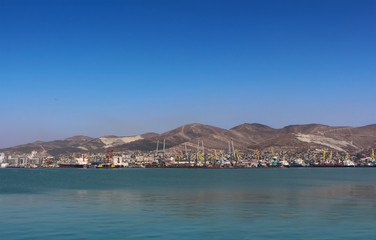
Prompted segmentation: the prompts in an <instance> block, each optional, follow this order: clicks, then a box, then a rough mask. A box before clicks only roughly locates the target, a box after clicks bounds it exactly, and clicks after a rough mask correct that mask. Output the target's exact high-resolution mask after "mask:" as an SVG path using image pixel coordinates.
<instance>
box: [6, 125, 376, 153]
mask: <svg viewBox="0 0 376 240" xmlns="http://www.w3.org/2000/svg"><path fill="white" fill-rule="evenodd" d="M164 139H165V141H166V148H167V149H169V151H181V150H183V149H184V146H185V144H186V145H187V147H188V148H189V149H196V148H197V145H198V142H200V143H201V142H202V141H203V142H204V146H205V148H206V149H218V150H225V149H227V148H228V142H229V141H231V140H233V142H234V146H235V148H236V149H239V150H241V151H254V150H255V149H259V150H261V151H265V150H269V149H270V148H271V147H273V148H274V150H275V151H291V152H300V151H306V150H307V149H310V148H311V149H312V148H314V149H328V150H329V149H331V150H335V151H344V152H350V153H357V152H362V151H368V150H369V149H371V148H375V147H376V124H373V125H368V126H364V127H330V126H326V125H320V124H306V125H290V126H286V127H284V128H280V129H274V128H271V127H269V126H266V125H262V124H256V123H253V124H249V123H245V124H242V125H239V126H236V127H233V128H231V129H223V128H218V127H214V126H210V125H203V124H198V123H194V124H188V125H184V126H181V127H178V128H176V129H173V130H171V131H168V132H165V133H162V134H157V133H146V134H141V135H137V136H129V137H118V136H103V137H99V138H91V137H87V136H74V137H70V138H66V139H62V140H56V141H50V142H42V141H37V142H34V143H29V144H24V145H19V146H15V147H11V148H6V149H2V150H0V152H6V153H10V152H12V153H16V152H19V153H29V152H31V151H33V150H36V151H38V152H42V151H43V152H47V153H49V154H51V155H58V154H68V153H73V152H105V151H106V150H108V149H114V150H115V151H126V150H132V151H136V150H140V151H152V150H154V149H155V148H156V144H157V141H158V140H159V141H160V146H162V143H163V140H164Z"/></svg>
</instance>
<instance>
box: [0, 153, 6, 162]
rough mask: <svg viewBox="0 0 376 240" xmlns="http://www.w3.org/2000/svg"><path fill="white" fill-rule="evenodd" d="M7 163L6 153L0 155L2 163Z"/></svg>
mask: <svg viewBox="0 0 376 240" xmlns="http://www.w3.org/2000/svg"><path fill="white" fill-rule="evenodd" d="M4 161H5V153H0V163H3V162H4Z"/></svg>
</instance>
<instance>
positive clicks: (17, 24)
mask: <svg viewBox="0 0 376 240" xmlns="http://www.w3.org/2000/svg"><path fill="white" fill-rule="evenodd" d="M375 12H376V1H343V0H341V1H308V0H307V1H270V0H265V1H236V0H235V1H230V0H228V1H218V0H217V1H204V0H200V1H196V0H189V1H188V0H187V1H163V0H160V1H156V0H153V1H143V0H134V1H120V0H118V1H93V0H90V1H89V0H88V1H79V0H77V1H68V0H65V1H64V0H61V1H53V0H50V1H38V0H35V1H18V0H2V1H0V81H1V92H0V109H1V118H0V147H8V146H13V145H17V144H22V143H28V142H32V141H36V140H54V139H60V138H65V137H70V136H73V135H78V134H82V135H87V136H91V137H98V136H102V135H121V136H124V135H135V134H140V133H144V132H149V131H153V132H164V131H167V130H170V129H173V128H175V127H178V126H180V125H183V124H187V123H193V122H199V123H203V124H211V125H215V126H218V127H223V128H231V127H233V126H236V125H238V124H242V123H245V122H249V123H253V122H258V123H263V124H267V125H270V126H272V127H275V128H279V127H283V126H285V125H290V124H305V123H313V122H314V123H322V124H328V125H336V126H337V125H350V126H361V125H367V124H372V123H376V111H375V103H376V95H375V89H376V77H375V76H376V67H375V66H376V24H375V23H376V14H375Z"/></svg>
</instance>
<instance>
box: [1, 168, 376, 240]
mask: <svg viewBox="0 0 376 240" xmlns="http://www.w3.org/2000/svg"><path fill="white" fill-rule="evenodd" d="M14 173H17V174H23V176H24V177H20V176H19V175H18V176H16V175H14ZM327 173H328V172H327V171H326V170H325V171H323V172H322V171H317V169H305V171H303V172H302V171H295V170H288V171H285V170H283V171H269V172H268V171H264V172H261V171H260V172H259V171H256V172H255V171H211V170H202V171H189V170H188V171H187V170H176V171H170V170H166V171H159V170H157V171H144V172H143V171H134V172H132V171H116V172H115V171H113V172H112V171H81V172H80V175H78V174H77V172H76V171H74V170H72V171H60V172H59V171H57V172H56V171H54V172H48V171H47V172H43V171H42V172H32V171H26V172H25V171H17V172H4V171H0V177H7V178H8V180H7V184H4V182H1V183H0V212H1V218H0V228H1V230H2V231H1V232H2V234H3V235H4V236H5V237H6V238H5V239H26V238H35V239H51V238H53V239H72V238H82V239H103V238H109V239H119V238H120V239H123V238H127V239H149V238H158V239H208V238H211V239H338V238H344V239H371V238H372V237H373V236H374V235H375V234H376V231H375V228H374V226H373V223H374V221H375V220H376V202H375V201H374V199H376V177H374V175H375V174H373V172H371V171H368V170H366V171H355V169H354V172H353V176H352V177H349V176H348V174H347V172H346V174H343V173H344V172H341V171H338V170H333V171H331V172H330V175H329V176H328V174H327ZM1 174H3V175H1ZM49 174H52V175H54V176H55V177H54V178H53V180H51V181H49V182H44V181H43V180H45V179H46V178H47V177H48V176H49ZM25 179H26V180H29V179H33V180H32V181H25ZM38 179H39V180H38ZM67 179H69V180H67ZM166 179H167V180H166ZM171 179H177V180H176V181H172V182H171ZM318 179H319V180H318ZM209 180H211V181H212V182H213V181H214V182H216V183H217V184H215V185H213V184H212V182H211V183H210V184H205V182H210V181H209ZM38 181H39V182H38ZM66 181H67V182H66ZM76 181H80V183H79V184H76ZM103 182H104V183H105V184H103ZM111 182H116V183H115V184H113V185H109V183H111ZM167 182H168V183H169V184H166V183H167ZM199 183H203V184H199ZM218 183H221V184H218ZM13 186H15V187H16V188H17V189H18V190H17V191H13V192H12V191H11V190H12V189H13V188H12V187H13ZM4 189H5V190H4ZM21 190H25V191H21Z"/></svg>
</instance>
